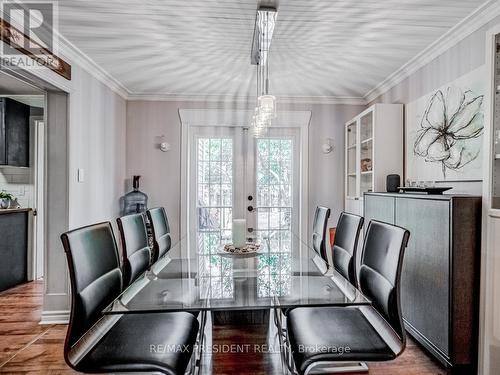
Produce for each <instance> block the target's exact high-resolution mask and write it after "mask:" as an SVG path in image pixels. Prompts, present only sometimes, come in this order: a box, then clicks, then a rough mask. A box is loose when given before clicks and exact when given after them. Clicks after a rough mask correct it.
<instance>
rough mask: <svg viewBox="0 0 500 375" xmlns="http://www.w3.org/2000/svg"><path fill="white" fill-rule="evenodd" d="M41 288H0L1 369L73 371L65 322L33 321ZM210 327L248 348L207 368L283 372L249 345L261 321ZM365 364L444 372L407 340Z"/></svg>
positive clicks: (274, 358)
mask: <svg viewBox="0 0 500 375" xmlns="http://www.w3.org/2000/svg"><path fill="white" fill-rule="evenodd" d="M42 290H43V283H42V282H40V281H37V282H32V283H28V284H24V285H21V286H18V287H16V288H13V289H11V290H9V291H5V292H2V293H0V373H4V374H73V373H75V372H74V371H72V370H71V369H70V368H69V367H68V366H66V364H65V363H64V358H63V343H64V337H65V334H66V326H65V325H49V326H42V325H40V324H38V323H39V321H40V314H41V309H42ZM212 332H213V333H212V335H211V336H212V337H211V339H212V344H213V345H217V346H218V347H222V346H223V345H231V344H249V348H250V350H248V351H245V352H241V353H213V354H212V355H211V356H208V355H207V356H205V357H204V358H205V363H206V364H207V365H208V366H206V368H207V369H208V371H206V372H207V373H213V374H227V375H229V374H231V375H232V374H252V375H254V374H255V375H257V374H262V375H267V374H282V370H281V364H280V357H279V354H276V353H269V352H266V353H261V352H259V351H255V350H253V348H255V344H262V343H265V342H266V335H267V329H266V326H263V325H256V326H247V327H241V326H237V327H236V326H215V327H214V329H213V331H212ZM243 338H244V341H243ZM368 366H369V368H370V372H369V373H370V374H371V375H417V374H418V375H442V374H443V375H444V374H446V373H447V372H446V371H445V370H444V369H443V368H442V367H440V366H439V365H438V364H437V363H436V362H434V361H433V360H432V359H431V358H429V357H428V356H427V355H426V353H425V352H423V351H422V350H421V349H420V348H419V347H418V346H417V345H416V344H415V343H414V342H413V341H411V340H409V342H408V346H407V348H406V350H405V352H404V353H403V354H402V355H401V356H400V357H399V358H398V359H397V360H395V361H392V362H386V363H369V364H368ZM210 369H211V371H210ZM204 372H205V371H204Z"/></svg>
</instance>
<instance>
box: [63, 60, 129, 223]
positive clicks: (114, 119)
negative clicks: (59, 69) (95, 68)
mask: <svg viewBox="0 0 500 375" xmlns="http://www.w3.org/2000/svg"><path fill="white" fill-rule="evenodd" d="M73 84H74V90H73V92H72V93H71V94H70V99H69V101H70V106H69V113H70V128H69V194H70V197H69V201H70V206H69V209H70V215H69V226H70V228H74V227H79V226H82V225H87V224H91V223H96V222H99V221H105V220H112V221H115V219H116V218H117V217H118V216H119V213H120V211H119V198H120V196H122V195H123V194H124V192H125V183H124V181H125V162H126V154H125V145H126V125H125V116H126V101H125V100H124V99H123V98H121V97H120V96H119V95H117V94H115V93H114V92H113V91H111V90H110V89H109V88H108V87H107V86H105V85H104V84H102V83H101V82H99V81H97V80H96V79H94V78H93V77H92V76H91V75H90V74H89V73H87V72H86V71H85V70H82V69H74V70H73ZM78 168H83V169H84V175H85V179H84V182H78V181H77V170H78Z"/></svg>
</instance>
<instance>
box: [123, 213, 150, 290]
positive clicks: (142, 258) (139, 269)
mask: <svg viewBox="0 0 500 375" xmlns="http://www.w3.org/2000/svg"><path fill="white" fill-rule="evenodd" d="M117 222H118V228H119V229H120V235H121V240H122V259H123V283H124V286H127V285H130V284H131V283H132V282H133V281H134V280H135V279H137V277H139V276H140V275H141V274H142V273H144V272H145V271H146V270H147V269H148V267H149V264H150V262H151V250H150V249H149V244H148V232H147V229H146V222H145V220H144V215H143V214H133V215H127V216H122V217H120V218H118V219H117Z"/></svg>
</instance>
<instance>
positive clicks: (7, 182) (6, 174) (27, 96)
mask: <svg viewBox="0 0 500 375" xmlns="http://www.w3.org/2000/svg"><path fill="white" fill-rule="evenodd" d="M45 103H46V93H45V91H43V90H41V89H39V88H37V87H34V86H33V85H31V84H29V83H26V82H24V81H22V80H20V79H18V78H16V77H13V76H11V75H8V74H6V73H4V72H1V73H0V123H1V130H0V192H1V194H2V195H1V197H2V198H1V200H0V232H1V233H2V241H1V245H0V252H1V255H2V259H4V261H3V262H2V266H1V267H2V271H1V272H0V291H2V290H6V289H9V288H11V287H14V286H16V285H18V284H21V283H23V282H26V281H31V280H39V279H42V278H43V276H44V255H45V240H44V219H43V218H44V215H45V212H44V200H45V179H44V176H45V148H46V147H45V116H46V105H45Z"/></svg>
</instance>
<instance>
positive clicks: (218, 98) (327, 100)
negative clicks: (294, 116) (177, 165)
mask: <svg viewBox="0 0 500 375" xmlns="http://www.w3.org/2000/svg"><path fill="white" fill-rule="evenodd" d="M277 99H278V101H279V103H283V104H350V105H366V104H367V101H366V99H365V98H362V97H334V96H278V97H277ZM127 100H129V101H165V102H182V101H186V102H212V103H213V102H218V103H221V102H223V103H251V104H254V103H255V96H243V95H242V96H232V95H191V94H185V95H179V94H146V93H129V95H128V97H127Z"/></svg>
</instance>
